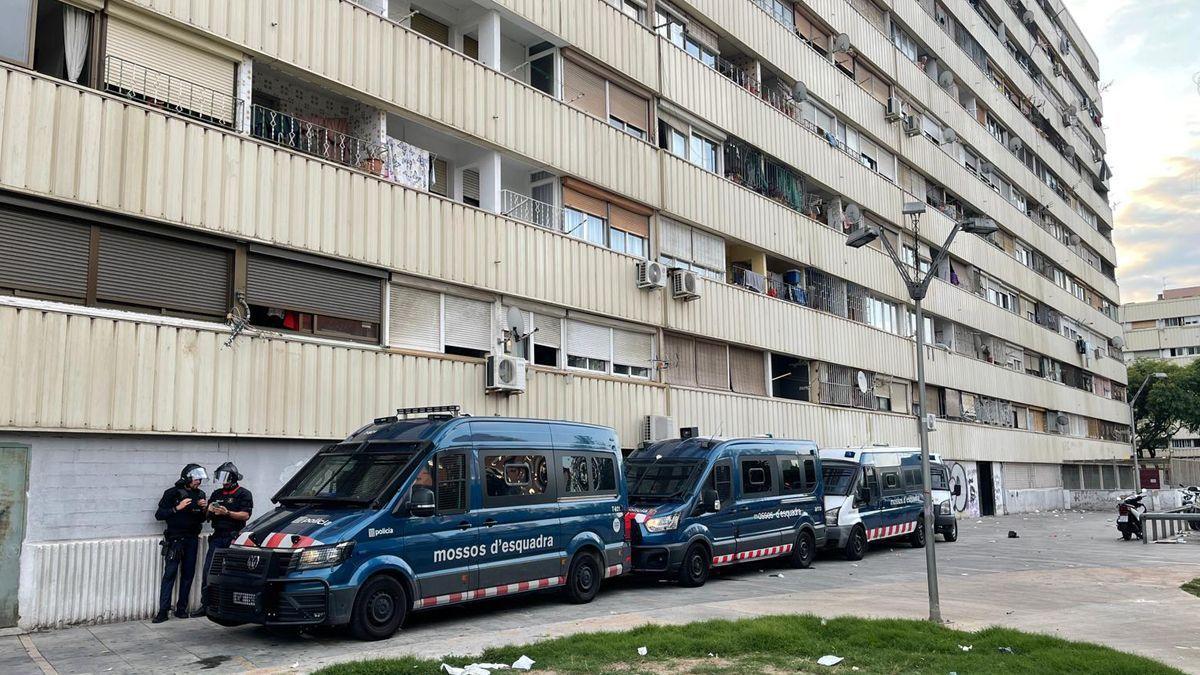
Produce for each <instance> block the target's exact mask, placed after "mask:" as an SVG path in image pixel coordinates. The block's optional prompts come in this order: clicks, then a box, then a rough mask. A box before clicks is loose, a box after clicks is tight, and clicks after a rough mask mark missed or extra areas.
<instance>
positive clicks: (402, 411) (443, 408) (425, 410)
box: [396, 405, 462, 418]
mask: <svg viewBox="0 0 1200 675" xmlns="http://www.w3.org/2000/svg"><path fill="white" fill-rule="evenodd" d="M461 409H462V406H457V405H427V406H421V407H419V408H396V414H397V415H399V416H401V417H405V418H407V417H408V416H409V415H428V414H430V413H450V417H458V416H459V411H460V410H461Z"/></svg>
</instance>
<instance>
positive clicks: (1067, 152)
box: [1063, 145, 1075, 159]
mask: <svg viewBox="0 0 1200 675" xmlns="http://www.w3.org/2000/svg"><path fill="white" fill-rule="evenodd" d="M1063 157H1066V158H1067V159H1075V146H1073V145H1067V146H1064V147H1063Z"/></svg>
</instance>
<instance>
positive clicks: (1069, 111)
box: [1063, 103, 1078, 115]
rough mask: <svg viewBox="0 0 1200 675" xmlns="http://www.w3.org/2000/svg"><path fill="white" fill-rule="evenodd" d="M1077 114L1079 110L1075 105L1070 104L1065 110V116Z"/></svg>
mask: <svg viewBox="0 0 1200 675" xmlns="http://www.w3.org/2000/svg"><path fill="white" fill-rule="evenodd" d="M1076 112H1078V108H1076V107H1075V104H1074V103H1068V104H1067V106H1066V107H1065V108H1063V114H1064V115H1074V114H1075V113H1076Z"/></svg>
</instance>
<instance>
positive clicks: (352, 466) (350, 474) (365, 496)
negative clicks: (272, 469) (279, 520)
mask: <svg viewBox="0 0 1200 675" xmlns="http://www.w3.org/2000/svg"><path fill="white" fill-rule="evenodd" d="M397 445H400V446H401V447H404V446H408V447H409V448H410V449H411V450H412V451H410V452H370V451H366V452H354V453H328V454H322V455H319V456H318V457H317V458H316V459H314V460H313V461H311V462H309V463H308V464H306V465H304V468H302V469H300V472H299V473H298V474H297V475H296V477H295V478H294V479H293V480H292V481H291V482H290V486H289V487H285V488H284V490H281V491H280V493H279V495H277V497H276V499H277V501H279V502H280V503H288V502H346V503H352V504H365V503H368V502H372V501H374V500H375V499H377V498H378V497H379V496H380V494H381V493H382V492H383V490H384V488H386V487H387V486H388V485H391V484H392V483H393V481H395V480H396V479H397V478H398V477H399V475H400V472H401V471H403V470H404V467H406V466H407V465H408V463H409V462H410V461H411V460H412V458H413V455H414V454H415V449H416V448H415V444H397ZM394 448H396V446H392V448H389V449H394Z"/></svg>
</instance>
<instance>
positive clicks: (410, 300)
mask: <svg viewBox="0 0 1200 675" xmlns="http://www.w3.org/2000/svg"><path fill="white" fill-rule="evenodd" d="M388 315H389V316H388V344H390V345H393V346H396V347H411V348H413V349H423V350H426V351H431V352H439V351H441V350H442V294H441V293H437V292H435V291H426V290H423V289H420V288H410V287H408V286H398V285H396V284H392V287H391V298H390V299H389V301H388Z"/></svg>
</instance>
